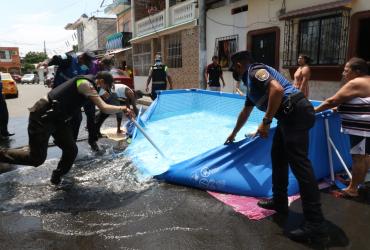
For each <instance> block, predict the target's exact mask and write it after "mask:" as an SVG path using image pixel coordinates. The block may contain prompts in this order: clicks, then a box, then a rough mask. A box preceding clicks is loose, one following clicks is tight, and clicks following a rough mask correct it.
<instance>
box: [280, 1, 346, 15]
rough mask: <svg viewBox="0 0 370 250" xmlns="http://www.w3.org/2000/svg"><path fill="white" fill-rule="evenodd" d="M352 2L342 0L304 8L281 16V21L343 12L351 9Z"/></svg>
mask: <svg viewBox="0 0 370 250" xmlns="http://www.w3.org/2000/svg"><path fill="white" fill-rule="evenodd" d="M351 3H352V0H341V1H335V2H330V3H324V4H319V5H314V6H311V7H307V8H302V9H299V10H292V11H288V12H286V13H285V14H282V15H280V16H279V19H280V20H287V19H292V18H297V17H302V16H307V15H315V14H320V13H323V12H329V11H335V10H341V9H351V8H352V6H351Z"/></svg>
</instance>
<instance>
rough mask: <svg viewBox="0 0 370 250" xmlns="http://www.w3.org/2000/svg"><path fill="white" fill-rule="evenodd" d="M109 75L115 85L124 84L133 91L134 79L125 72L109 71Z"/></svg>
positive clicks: (119, 70)
mask: <svg viewBox="0 0 370 250" xmlns="http://www.w3.org/2000/svg"><path fill="white" fill-rule="evenodd" d="M110 73H111V74H112V76H113V79H114V83H115V84H117V83H118V84H125V85H126V86H128V87H129V88H130V89H135V85H134V79H133V78H132V77H131V76H130V75H129V73H128V72H127V71H123V70H121V69H111V71H110Z"/></svg>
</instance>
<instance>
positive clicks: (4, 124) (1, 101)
mask: <svg viewBox="0 0 370 250" xmlns="http://www.w3.org/2000/svg"><path fill="white" fill-rule="evenodd" d="M8 122H9V112H8V106H7V105H6V102H5V97H4V96H3V82H2V81H1V75H0V140H4V139H8V137H9V136H12V135H14V134H12V133H9V131H8Z"/></svg>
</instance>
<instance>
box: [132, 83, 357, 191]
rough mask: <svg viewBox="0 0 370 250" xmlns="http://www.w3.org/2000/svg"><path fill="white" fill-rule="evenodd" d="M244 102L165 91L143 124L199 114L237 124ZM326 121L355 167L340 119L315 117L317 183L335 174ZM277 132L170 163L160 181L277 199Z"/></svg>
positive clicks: (256, 115)
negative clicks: (274, 184) (274, 191)
mask: <svg viewBox="0 0 370 250" xmlns="http://www.w3.org/2000/svg"><path fill="white" fill-rule="evenodd" d="M244 101H245V100H244V97H241V96H239V95H235V94H230V93H221V92H212V91H205V90H195V89H191V90H173V91H161V92H160V93H159V95H158V98H157V99H156V100H155V101H154V102H153V104H152V105H151V106H150V107H149V108H148V110H147V111H146V112H145V113H144V114H143V115H141V116H140V119H139V121H140V123H141V124H142V125H145V123H150V122H151V121H155V120H158V119H164V118H166V117H170V116H173V115H176V114H179V112H182V113H191V112H195V111H199V110H206V111H209V112H217V113H220V114H227V115H231V116H234V117H235V121H236V118H237V116H238V114H239V112H240V111H241V109H242V107H243V105H244ZM312 103H313V105H314V106H316V105H318V104H319V102H316V101H312ZM210 104H212V105H210ZM262 117H263V113H262V112H260V111H258V110H256V109H255V110H254V111H253V112H252V114H251V116H250V118H249V120H253V121H261V120H262ZM325 119H328V121H329V126H330V136H331V138H332V140H333V142H334V144H335V145H336V147H337V148H338V150H339V152H340V154H341V155H342V157H343V159H344V161H345V163H346V164H347V166H351V156H350V154H349V138H348V136H347V135H345V134H342V133H340V118H339V115H338V114H336V113H333V112H331V111H327V112H322V113H319V114H317V115H316V123H315V126H314V127H313V128H312V129H311V130H310V146H309V158H310V160H311V161H312V164H313V169H314V173H315V176H316V179H317V180H320V179H322V178H325V177H328V176H329V175H330V169H329V155H328V147H327V139H326V133H325V124H324V120H325ZM275 129H276V121H274V122H273V124H272V126H271V131H270V134H269V137H268V138H267V139H262V138H260V137H258V136H257V137H254V138H250V137H248V138H245V139H243V140H241V141H239V142H236V143H233V144H229V145H220V146H219V147H216V148H212V149H209V150H208V151H207V152H205V153H202V154H199V155H197V156H195V157H193V158H190V159H187V160H185V161H182V162H177V163H173V164H171V166H170V168H169V169H168V170H167V171H166V172H164V173H162V174H160V175H157V176H155V178H157V179H160V180H164V181H166V182H170V183H175V184H179V185H185V186H190V187H194V188H200V189H205V190H211V191H216V192H223V193H231V194H237V195H247V196H255V197H270V196H271V195H272V182H271V157H270V150H271V145H272V138H273V133H274V131H275ZM133 143H135V141H133ZM169 146H170V145H169ZM164 150H165V149H164ZM134 153H135V152H131V154H134ZM333 165H334V171H335V172H339V171H343V169H342V167H341V164H340V162H339V160H338V159H337V157H333ZM138 167H139V168H145V166H138ZM297 192H299V186H298V182H297V180H296V179H295V177H294V175H293V174H292V172H291V171H289V186H288V194H289V195H292V194H295V193H297Z"/></svg>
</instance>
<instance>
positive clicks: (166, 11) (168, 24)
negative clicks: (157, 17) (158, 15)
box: [165, 0, 170, 28]
mask: <svg viewBox="0 0 370 250" xmlns="http://www.w3.org/2000/svg"><path fill="white" fill-rule="evenodd" d="M165 15H166V22H165V24H166V28H167V27H170V0H166V10H165Z"/></svg>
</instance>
